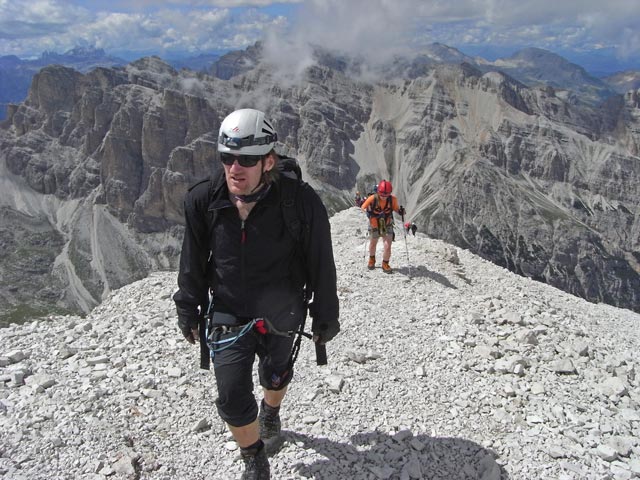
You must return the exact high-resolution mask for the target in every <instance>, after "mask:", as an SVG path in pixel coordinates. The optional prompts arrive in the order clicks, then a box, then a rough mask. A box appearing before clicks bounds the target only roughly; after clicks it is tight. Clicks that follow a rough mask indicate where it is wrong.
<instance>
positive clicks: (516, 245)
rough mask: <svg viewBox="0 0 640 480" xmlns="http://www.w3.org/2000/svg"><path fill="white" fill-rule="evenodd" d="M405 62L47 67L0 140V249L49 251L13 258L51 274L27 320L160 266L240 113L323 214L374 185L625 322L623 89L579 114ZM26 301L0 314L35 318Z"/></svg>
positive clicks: (632, 199) (630, 191)
mask: <svg viewBox="0 0 640 480" xmlns="http://www.w3.org/2000/svg"><path fill="white" fill-rule="evenodd" d="M249 53H252V54H253V53H255V52H253V51H251V52H249ZM333 64H337V65H341V68H339V69H334V68H332V67H331V65H333ZM421 65H422V67H421V69H420V73H419V74H418V73H417V70H416V69H413V70H411V72H413V73H412V76H411V77H406V78H405V77H398V78H390V77H389V75H388V74H387V76H386V77H385V78H386V80H385V81H384V82H383V81H380V82H371V81H367V82H365V81H358V80H356V79H354V78H351V77H350V76H349V75H348V74H347V73H345V72H348V71H349V68H346V67H345V64H344V61H340V62H337V61H336V62H331V61H329V60H328V59H326V58H325V61H323V64H322V65H316V66H313V67H310V68H308V69H307V70H306V71H305V72H304V76H303V78H302V79H298V80H296V81H293V80H292V79H291V78H287V77H285V76H282V75H280V74H278V72H276V71H274V70H272V69H271V68H270V67H268V66H266V65H262V64H260V63H258V64H257V65H256V66H255V67H251V68H248V67H247V68H246V70H242V72H243V73H241V74H237V72H236V74H235V76H231V78H229V79H228V80H223V79H219V78H215V77H211V76H208V75H205V74H202V73H194V72H189V71H186V70H183V71H181V72H177V71H176V70H174V69H173V68H171V67H170V66H169V65H167V64H165V63H164V62H162V61H161V60H160V59H158V58H154V57H150V58H145V59H142V60H139V61H137V62H134V63H132V64H130V65H128V66H126V67H125V68H112V69H106V68H99V69H96V70H93V71H92V72H90V73H88V74H80V73H78V72H76V71H74V70H71V69H67V68H64V67H48V68H45V69H43V70H42V71H41V72H40V73H39V74H38V75H37V76H36V77H35V78H34V82H33V85H32V88H31V91H30V93H29V97H28V99H27V100H26V101H25V102H24V103H23V104H20V105H17V106H12V107H11V108H10V110H9V118H8V120H7V121H6V122H4V124H3V126H2V129H0V167H1V168H2V169H3V172H5V173H6V175H5V174H3V175H0V178H2V182H3V187H4V190H3V192H7V194H3V196H2V198H1V199H0V207H2V208H3V209H4V210H3V211H4V212H5V214H4V216H3V218H4V219H7V220H6V221H3V224H2V225H1V226H0V230H2V232H0V234H2V235H3V236H2V237H1V238H5V239H6V240H5V242H6V245H13V247H11V248H14V250H15V245H16V243H17V242H18V241H19V238H22V237H20V236H18V237H16V236H10V235H9V233H11V235H13V233H14V232H18V231H22V230H24V228H26V227H23V226H22V223H24V222H25V221H26V222H27V223H29V222H31V225H35V224H38V225H41V226H40V227H38V228H39V229H43V228H44V229H45V230H47V229H48V230H50V231H51V232H52V234H51V235H50V237H51V242H50V244H48V246H49V250H50V251H51V252H53V253H52V254H51V255H49V256H44V257H43V256H40V257H38V256H37V255H36V254H35V253H34V255H31V256H30V255H28V254H25V255H24V258H26V259H27V260H25V261H26V262H27V263H29V264H31V265H35V264H38V265H39V268H41V269H43V271H47V272H48V275H49V276H50V278H51V281H50V282H48V283H49V286H50V289H49V290H47V291H46V292H45V294H42V295H41V296H42V298H43V300H42V302H41V303H42V305H45V304H46V302H49V303H55V304H56V305H57V306H58V307H60V308H71V309H75V310H84V311H87V310H89V309H90V308H91V307H92V306H94V305H95V304H97V303H98V302H99V301H100V300H101V298H103V296H104V295H106V294H108V292H109V291H110V290H111V289H113V288H117V287H119V286H121V285H123V284H126V283H128V282H131V281H133V280H135V279H137V278H141V277H143V276H145V275H146V274H147V273H148V272H149V271H150V270H153V269H157V268H175V267H176V265H177V259H178V254H179V250H180V241H181V235H182V198H183V196H184V193H185V191H186V189H187V187H188V186H189V185H190V184H192V183H193V182H194V181H196V180H197V179H199V178H202V177H204V176H206V175H208V174H209V172H211V171H212V170H214V169H216V168H220V167H219V165H218V164H217V163H216V161H215V142H216V134H217V130H218V127H219V124H220V121H221V119H222V118H223V117H224V116H225V115H226V114H227V113H229V112H230V111H232V110H234V109H236V108H239V107H244V106H253V107H256V108H261V109H263V110H264V111H265V112H266V113H267V115H268V117H269V118H270V119H272V121H273V122H274V123H275V124H276V125H277V130H278V134H279V137H280V139H281V144H280V146H279V150H280V152H281V153H287V154H290V155H293V156H296V157H297V158H298V159H299V160H300V162H301V165H302V168H303V172H304V175H305V178H306V179H307V180H308V181H309V182H310V183H311V184H312V185H313V186H314V187H316V188H317V189H318V191H319V192H320V194H321V196H322V197H323V199H324V201H325V203H326V205H327V207H328V209H329V211H330V212H334V211H337V210H340V209H342V208H344V207H346V206H348V205H350V201H351V200H350V199H351V197H352V193H353V192H354V191H355V189H359V190H361V191H368V190H369V188H370V186H371V185H372V184H373V183H374V182H377V181H379V180H380V179H382V178H388V179H390V180H391V181H392V182H393V185H394V193H396V194H397V195H398V197H399V198H400V200H401V202H402V203H403V204H404V205H405V206H406V208H407V211H408V212H409V216H410V218H411V219H412V220H414V221H416V223H417V224H418V226H419V228H420V229H421V230H422V231H425V232H427V233H429V234H430V235H432V236H434V237H438V238H442V239H445V240H447V241H449V242H451V243H453V244H456V245H459V246H462V247H465V248H469V249H471V250H473V251H474V252H478V253H480V254H481V255H483V256H484V257H486V258H488V259H491V260H492V261H494V262H496V263H498V264H500V265H503V266H505V267H507V268H509V269H511V270H513V271H516V272H518V273H521V274H523V275H526V276H530V277H533V278H536V279H538V280H542V281H546V282H548V283H550V284H552V285H555V286H558V287H560V288H563V289H565V290H567V291H570V292H572V293H575V294H578V295H581V296H584V297H585V298H588V299H590V300H593V301H606V302H609V303H613V304H615V305H619V306H625V307H629V308H633V309H636V310H638V309H640V301H639V299H638V292H640V289H639V288H638V287H640V282H639V277H638V271H639V270H638V261H640V253H639V252H640V248H639V247H638V242H639V239H638V236H639V230H640V228H639V226H638V223H639V222H638V208H637V205H638V203H639V202H638V199H639V194H640V192H639V191H638V189H639V188H640V187H639V185H640V182H639V181H638V180H639V178H638V176H639V175H640V171H639V165H640V162H639V159H638V151H639V146H640V108H639V105H638V104H639V100H638V98H639V92H637V91H631V92H628V93H627V94H626V95H624V96H619V97H614V98H612V99H610V100H609V101H608V102H606V103H605V104H603V105H602V106H600V107H589V106H585V105H584V104H582V103H580V102H578V103H576V102H572V101H568V100H567V96H566V95H565V92H557V91H556V90H554V89H553V88H551V87H541V88H529V87H527V86H525V85H524V84H522V83H519V82H518V81H516V80H514V79H512V78H511V77H508V76H506V75H505V74H503V73H500V72H484V73H483V71H481V70H480V69H478V68H476V67H475V66H472V65H470V64H468V63H462V64H461V65H458V66H452V65H442V64H433V65H431V64H430V63H429V62H423V63H422V64H421ZM343 67H344V68H343ZM396 67H397V65H396ZM391 70H392V69H389V70H387V72H388V71H391ZM402 70H403V69H402V68H400V69H396V71H402ZM27 220H28V221H27ZM18 227H19V228H18ZM30 228H31V230H33V228H35V227H33V226H32V227H30ZM20 229H22V230H20ZM31 230H29V231H31ZM38 231H40V230H38ZM23 237H24V236H23ZM24 238H26V237H24ZM16 239H18V240H16ZM45 266H46V268H45ZM18 277H20V273H19V272H14V273H13V274H12V276H11V278H9V277H7V276H5V277H3V278H2V285H0V291H3V292H5V291H9V290H10V288H11V285H12V284H14V283H16V281H17V280H19V278H18ZM43 289H44V287H43V286H42V285H38V284H35V283H34V284H33V285H31V286H26V287H25V288H24V289H20V290H19V291H15V289H14V290H12V292H13V293H12V294H11V295H6V296H5V297H4V298H7V299H9V300H8V303H7V305H10V306H16V307H17V306H18V305H24V304H30V303H32V302H34V301H35V302H36V303H38V302H39V300H38V301H36V300H33V299H34V298H35V299H37V298H39V295H40V294H41V292H42V291H43ZM47 292H48V293H47ZM52 292H54V293H52ZM53 297H55V298H53ZM12 308H13V307H12ZM9 310H11V308H9V309H7V311H9ZM7 311H5V312H0V315H2V314H3V313H4V314H6V313H7Z"/></svg>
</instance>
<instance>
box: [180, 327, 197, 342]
mask: <svg viewBox="0 0 640 480" xmlns="http://www.w3.org/2000/svg"><path fill="white" fill-rule="evenodd" d="M182 334H183V335H184V338H185V339H186V340H187V342H189V343H196V339H199V337H200V334H199V331H198V328H197V327H196V328H192V329H191V330H183V331H182Z"/></svg>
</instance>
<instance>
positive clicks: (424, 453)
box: [285, 431, 509, 480]
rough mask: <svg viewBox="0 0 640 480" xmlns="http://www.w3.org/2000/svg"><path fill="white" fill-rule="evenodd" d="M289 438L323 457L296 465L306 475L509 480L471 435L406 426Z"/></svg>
mask: <svg viewBox="0 0 640 480" xmlns="http://www.w3.org/2000/svg"><path fill="white" fill-rule="evenodd" d="M285 435H286V437H287V440H288V441H290V442H295V443H298V444H300V443H302V445H303V448H305V449H311V450H315V451H316V452H317V453H319V454H320V455H322V456H324V457H326V459H323V460H317V461H315V462H313V463H298V464H296V465H295V466H294V468H295V470H296V471H297V472H298V474H299V475H301V476H303V477H305V478H315V479H322V480H343V479H345V478H350V479H388V480H394V479H399V480H404V479H406V480H410V479H424V480H450V479H454V478H455V479H459V480H508V479H509V475H508V473H507V471H506V470H505V469H504V468H503V467H502V466H500V465H499V464H498V463H497V462H496V458H497V456H496V454H495V453H494V452H493V451H491V450H487V449H486V448H484V447H482V446H480V445H478V444H477V443H474V442H472V441H469V440H464V439H462V438H450V437H429V436H427V435H417V436H414V435H413V434H412V433H411V432H409V431H400V432H398V433H396V434H395V435H389V434H386V433H381V432H366V433H359V434H356V435H353V436H352V437H351V442H349V443H341V442H336V441H331V440H329V439H326V438H316V437H312V436H308V435H304V434H300V433H295V432H286V433H285Z"/></svg>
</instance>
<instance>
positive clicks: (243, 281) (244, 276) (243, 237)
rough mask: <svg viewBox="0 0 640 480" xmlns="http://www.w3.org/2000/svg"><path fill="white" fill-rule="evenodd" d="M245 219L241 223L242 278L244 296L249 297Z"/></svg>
mask: <svg viewBox="0 0 640 480" xmlns="http://www.w3.org/2000/svg"><path fill="white" fill-rule="evenodd" d="M244 227H245V224H244V220H241V223H240V272H241V273H240V275H241V278H242V296H243V297H244V298H245V302H246V298H247V290H246V289H247V275H246V268H245V243H246V241H247V231H246V230H245V228H244Z"/></svg>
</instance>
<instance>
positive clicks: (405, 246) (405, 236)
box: [400, 213, 411, 277]
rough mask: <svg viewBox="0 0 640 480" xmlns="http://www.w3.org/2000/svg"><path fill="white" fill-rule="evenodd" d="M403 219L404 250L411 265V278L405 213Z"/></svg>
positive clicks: (409, 262)
mask: <svg viewBox="0 0 640 480" xmlns="http://www.w3.org/2000/svg"><path fill="white" fill-rule="evenodd" d="M400 218H402V231H403V232H404V249H405V251H406V252H407V263H408V264H409V277H411V260H409V245H408V244H407V229H406V228H405V226H404V213H403V214H402V215H400Z"/></svg>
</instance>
